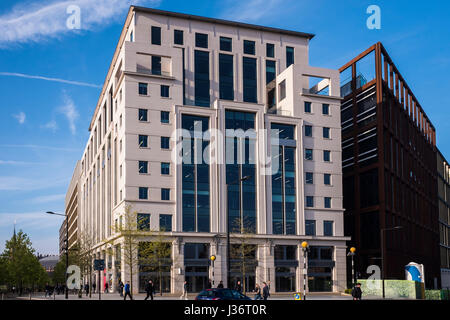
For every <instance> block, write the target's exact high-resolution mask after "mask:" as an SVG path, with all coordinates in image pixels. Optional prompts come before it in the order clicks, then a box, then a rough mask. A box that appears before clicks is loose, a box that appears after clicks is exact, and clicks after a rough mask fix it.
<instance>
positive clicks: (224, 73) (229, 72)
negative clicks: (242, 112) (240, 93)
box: [219, 53, 234, 100]
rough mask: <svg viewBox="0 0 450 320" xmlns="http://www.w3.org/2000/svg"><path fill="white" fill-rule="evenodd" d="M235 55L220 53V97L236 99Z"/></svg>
mask: <svg viewBox="0 0 450 320" xmlns="http://www.w3.org/2000/svg"><path fill="white" fill-rule="evenodd" d="M233 81H234V73H233V56H232V55H229V54H223V53H221V54H219V91H220V92H219V93H220V99H223V100H234V82H233Z"/></svg>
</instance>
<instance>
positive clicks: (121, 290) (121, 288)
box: [118, 280, 124, 297]
mask: <svg viewBox="0 0 450 320" xmlns="http://www.w3.org/2000/svg"><path fill="white" fill-rule="evenodd" d="M118 287H119V294H120V296H121V297H123V287H124V285H123V282H122V280H119V286H118Z"/></svg>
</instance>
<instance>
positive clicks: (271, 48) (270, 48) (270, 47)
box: [266, 43, 275, 58]
mask: <svg viewBox="0 0 450 320" xmlns="http://www.w3.org/2000/svg"><path fill="white" fill-rule="evenodd" d="M266 57H268V58H275V45H274V44H273V43H267V44H266Z"/></svg>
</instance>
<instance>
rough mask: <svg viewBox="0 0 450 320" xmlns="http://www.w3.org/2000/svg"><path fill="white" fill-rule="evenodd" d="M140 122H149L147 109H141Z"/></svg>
mask: <svg viewBox="0 0 450 320" xmlns="http://www.w3.org/2000/svg"><path fill="white" fill-rule="evenodd" d="M139 121H144V122H147V121H148V110H147V109H139Z"/></svg>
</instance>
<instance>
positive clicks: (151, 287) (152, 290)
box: [144, 280, 155, 300]
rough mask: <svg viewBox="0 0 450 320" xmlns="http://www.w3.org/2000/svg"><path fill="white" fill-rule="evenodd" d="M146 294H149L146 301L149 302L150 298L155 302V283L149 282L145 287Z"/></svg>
mask: <svg viewBox="0 0 450 320" xmlns="http://www.w3.org/2000/svg"><path fill="white" fill-rule="evenodd" d="M145 292H147V296H146V297H145V299H144V300H147V299H148V297H150V299H151V300H153V294H154V293H155V286H154V285H153V281H152V280H149V281H148V283H147V284H146V285H145Z"/></svg>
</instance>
